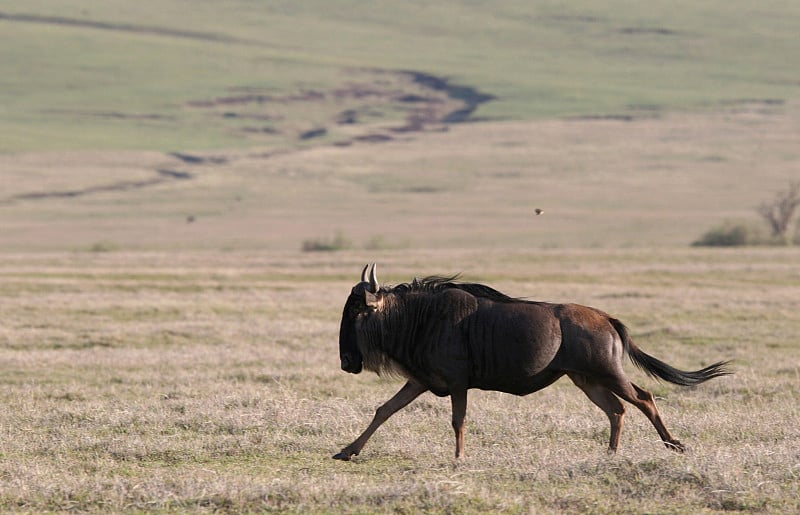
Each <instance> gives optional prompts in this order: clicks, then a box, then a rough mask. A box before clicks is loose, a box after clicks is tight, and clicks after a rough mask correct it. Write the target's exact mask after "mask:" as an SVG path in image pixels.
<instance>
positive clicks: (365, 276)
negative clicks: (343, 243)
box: [361, 263, 369, 283]
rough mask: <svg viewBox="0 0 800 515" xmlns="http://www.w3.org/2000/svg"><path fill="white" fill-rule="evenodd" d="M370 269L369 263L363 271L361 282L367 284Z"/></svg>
mask: <svg viewBox="0 0 800 515" xmlns="http://www.w3.org/2000/svg"><path fill="white" fill-rule="evenodd" d="M368 269H369V263H367V264H366V266H364V270H362V271H361V282H362V283H365V282H367V270H368Z"/></svg>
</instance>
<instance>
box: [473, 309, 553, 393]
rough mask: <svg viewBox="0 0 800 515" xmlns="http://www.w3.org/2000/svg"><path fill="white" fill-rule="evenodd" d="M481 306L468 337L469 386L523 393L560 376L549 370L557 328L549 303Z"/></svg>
mask: <svg viewBox="0 0 800 515" xmlns="http://www.w3.org/2000/svg"><path fill="white" fill-rule="evenodd" d="M482 308H484V309H479V310H478V312H477V313H476V314H475V318H474V319H473V320H472V321H471V324H470V325H471V327H470V330H469V334H468V348H469V355H470V356H469V359H470V365H471V367H470V368H471V373H470V381H469V385H470V387H471V388H480V389H484V390H497V391H502V392H507V393H512V394H516V395H525V394H528V393H531V392H535V391H536V390H539V389H541V388H544V387H545V386H548V385H549V384H551V383H552V382H553V381H555V380H556V379H558V378H559V377H560V376H561V375H562V374H563V372H561V371H559V370H556V369H552V368H551V363H552V362H553V359H554V358H555V356H556V354H557V353H558V350H559V348H560V346H561V329H560V324H559V322H558V319H557V318H556V317H555V316H553V313H552V311H551V309H550V306H549V305H540V304H533V303H522V302H521V303H513V304H499V303H493V304H491V305H488V306H482Z"/></svg>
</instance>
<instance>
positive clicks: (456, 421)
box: [450, 389, 467, 458]
mask: <svg viewBox="0 0 800 515" xmlns="http://www.w3.org/2000/svg"><path fill="white" fill-rule="evenodd" d="M450 401H451V403H452V405H453V431H455V434H456V458H463V457H464V433H465V432H466V427H465V425H464V422H465V420H466V419H467V390H466V389H464V390H455V391H451V392H450Z"/></svg>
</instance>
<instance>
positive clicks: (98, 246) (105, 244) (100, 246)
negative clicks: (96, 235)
mask: <svg viewBox="0 0 800 515" xmlns="http://www.w3.org/2000/svg"><path fill="white" fill-rule="evenodd" d="M88 250H89V252H114V251H115V250H119V245H117V244H116V243H114V242H112V241H98V242H96V243H93V244H92V245H91V246H90V247H89V249H88Z"/></svg>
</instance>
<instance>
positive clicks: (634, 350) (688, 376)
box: [611, 318, 733, 386]
mask: <svg viewBox="0 0 800 515" xmlns="http://www.w3.org/2000/svg"><path fill="white" fill-rule="evenodd" d="M611 324H612V325H613V326H614V329H616V330H617V332H618V333H619V336H620V338H622V342H623V344H624V345H625V351H626V352H627V353H628V356H629V357H630V358H631V361H632V362H633V364H634V365H636V366H637V367H639V368H640V369H642V370H643V371H644V372H645V373H647V375H649V376H651V377H655V378H656V379H663V380H664V381H669V382H670V383H674V384H678V385H681V386H695V385H698V384H700V383H704V382H706V381H708V380H709V379H713V378H715V377H719V376H726V375H729V374H732V373H733V372H731V370H730V369H729V368H728V364H729V363H730V362H729V361H718V362H717V363H714V364H713V365H709V366H707V367H705V368H702V369H700V370H695V371H692V372H687V371H684V370H678V369H677V368H675V367H673V366H670V365H668V364H666V363H664V362H663V361H661V360H660V359H658V358H654V357H653V356H650V355H649V354H647V353H646V352H644V351H642V350H641V349H639V348H638V347H637V346H636V345H635V344H634V343H633V340H631V337H630V335H628V329H627V328H626V327H625V325H624V324H623V323H622V322H620V321H619V320H616V319H613V318H612V319H611Z"/></svg>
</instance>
